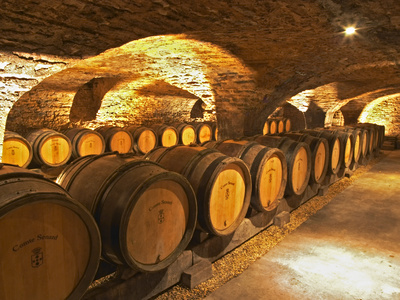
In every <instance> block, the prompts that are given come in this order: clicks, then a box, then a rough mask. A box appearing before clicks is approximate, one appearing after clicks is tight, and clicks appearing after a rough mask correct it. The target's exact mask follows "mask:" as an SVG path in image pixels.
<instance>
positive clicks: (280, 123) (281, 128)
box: [278, 120, 285, 133]
mask: <svg viewBox="0 0 400 300" xmlns="http://www.w3.org/2000/svg"><path fill="white" fill-rule="evenodd" d="M284 131H285V124H284V122H283V120H279V121H278V133H282V132H284Z"/></svg>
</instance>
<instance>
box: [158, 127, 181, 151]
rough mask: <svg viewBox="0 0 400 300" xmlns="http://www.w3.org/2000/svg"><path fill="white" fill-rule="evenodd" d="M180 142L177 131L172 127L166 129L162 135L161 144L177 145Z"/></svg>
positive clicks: (166, 145)
mask: <svg viewBox="0 0 400 300" xmlns="http://www.w3.org/2000/svg"><path fill="white" fill-rule="evenodd" d="M177 143H178V137H177V135H176V131H175V130H174V129H172V128H167V129H165V130H164V132H163V133H162V136H161V144H162V146H164V147H171V146H175V145H176V144H177Z"/></svg>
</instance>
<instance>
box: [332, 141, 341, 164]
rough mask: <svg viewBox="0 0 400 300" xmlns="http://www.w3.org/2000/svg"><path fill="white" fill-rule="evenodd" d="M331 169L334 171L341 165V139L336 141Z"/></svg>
mask: <svg viewBox="0 0 400 300" xmlns="http://www.w3.org/2000/svg"><path fill="white" fill-rule="evenodd" d="M331 152H332V153H331V167H332V170H336V169H337V168H338V165H339V160H340V141H339V139H336V140H335V142H334V144H333V147H332V151H331Z"/></svg>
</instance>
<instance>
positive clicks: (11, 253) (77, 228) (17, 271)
mask: <svg viewBox="0 0 400 300" xmlns="http://www.w3.org/2000/svg"><path fill="white" fill-rule="evenodd" d="M0 232H1V238H0V239H1V247H0V257H1V265H2V267H1V270H0V281H1V282H2V285H1V288H0V299H8V300H12V299H15V300H20V299H31V300H33V299H37V300H43V299H66V298H67V297H68V296H69V295H70V294H71V293H72V292H73V290H74V288H75V287H76V286H77V285H78V283H79V281H80V280H81V278H82V274H85V270H86V268H87V267H88V261H89V259H90V257H89V256H90V245H91V240H90V237H89V232H88V229H87V227H86V225H85V223H84V222H83V221H82V219H81V218H80V217H79V216H78V215H77V214H76V213H75V212H74V211H72V210H70V209H68V208H67V207H64V206H62V205H59V204H56V203H51V202H48V201H47V202H42V201H36V202H33V203H28V204H26V205H22V206H19V207H17V208H15V209H13V210H11V211H10V212H8V213H6V214H5V215H3V216H1V218H0ZM96 269H97V267H96ZM86 288H87V287H86ZM86 288H85V289H86Z"/></svg>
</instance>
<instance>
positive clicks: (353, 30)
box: [344, 26, 356, 35]
mask: <svg viewBox="0 0 400 300" xmlns="http://www.w3.org/2000/svg"><path fill="white" fill-rule="evenodd" d="M344 33H345V34H346V35H353V34H355V33H356V28H355V27H353V26H351V27H347V28H346V29H345V31H344Z"/></svg>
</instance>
